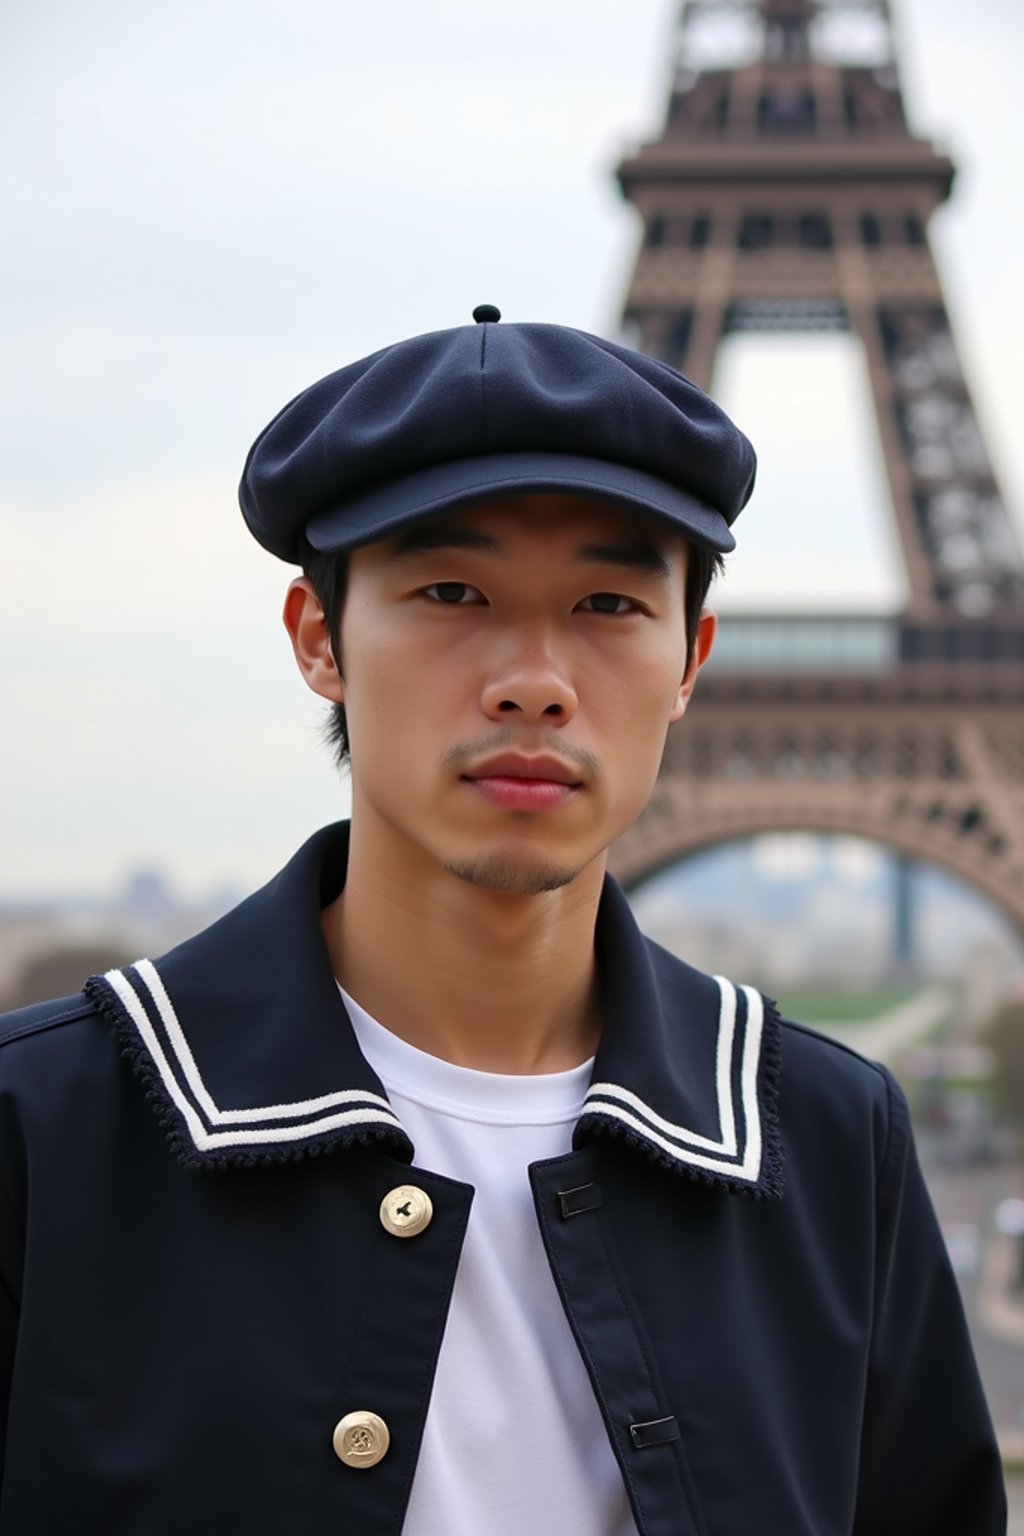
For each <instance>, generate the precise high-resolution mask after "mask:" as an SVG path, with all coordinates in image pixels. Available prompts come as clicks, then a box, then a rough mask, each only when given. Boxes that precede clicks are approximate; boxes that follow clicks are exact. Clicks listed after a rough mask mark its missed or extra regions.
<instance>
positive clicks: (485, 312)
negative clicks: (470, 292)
mask: <svg viewBox="0 0 1024 1536" xmlns="http://www.w3.org/2000/svg"><path fill="white" fill-rule="evenodd" d="M473 319H474V320H475V321H476V323H477V325H497V323H498V321H499V320H500V319H501V310H500V309H499V308H498V306H497V305H496V304H478V305H477V307H476V309H474V311H473Z"/></svg>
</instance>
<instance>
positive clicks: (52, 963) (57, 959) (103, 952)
mask: <svg viewBox="0 0 1024 1536" xmlns="http://www.w3.org/2000/svg"><path fill="white" fill-rule="evenodd" d="M133 958H134V957H133V956H132V955H129V954H126V952H125V951H124V950H123V949H121V948H119V947H118V946H117V945H116V944H114V943H104V942H102V941H97V942H94V943H90V944H77V945H76V944H62V945H60V946H59V947H57V948H54V949H50V950H46V951H45V952H44V953H43V954H40V955H35V956H33V958H32V959H31V960H28V961H26V963H25V965H23V966H22V968H21V971H20V973H19V974H18V976H17V978H16V980H15V981H14V984H13V985H12V986H11V987H10V988H9V989H8V991H7V992H6V993H5V994H3V995H0V1013H3V1012H6V1011H7V1010H8V1009H10V1008H24V1007H25V1006H26V1005H27V1004H28V1003H41V1002H44V1001H45V1000H46V999H47V998H51V997H67V996H68V995H69V994H71V993H75V992H80V991H81V990H82V983H83V981H85V979H86V977H87V976H95V975H96V974H97V972H100V971H109V970H110V969H111V967H112V966H115V965H127V964H128V963H129V962H130V961H131V960H132V959H133Z"/></svg>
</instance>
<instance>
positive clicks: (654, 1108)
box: [85, 823, 783, 1199]
mask: <svg viewBox="0 0 1024 1536" xmlns="http://www.w3.org/2000/svg"><path fill="white" fill-rule="evenodd" d="M348 832H349V829H348V825H347V824H346V823H338V824H336V825H335V826H332V827H326V828H324V829H323V830H322V831H321V832H318V833H317V834H316V835H315V836H314V837H312V838H310V840H309V841H308V842H307V843H305V844H304V845H303V847H302V848H300V849H299V851H298V853H297V854H296V855H295V856H294V858H293V859H291V861H290V862H289V863H288V864H287V865H286V866H285V868H284V869H283V870H282V871H281V872H280V874H278V875H277V876H276V877H275V879H273V880H271V882H270V883H269V884H268V885H266V886H264V887H263V889H262V890H259V891H257V892H256V893H255V894H254V895H253V896H250V897H249V898H248V899H247V900H246V901H244V902H242V904H241V905H240V906H238V907H236V908H235V909H234V910H233V911H231V912H229V913H228V914H227V915H226V916H225V917H223V918H221V919H220V921H219V922H216V923H214V924H213V925H212V927H210V928H207V929H205V930H204V931H203V932H202V933H200V934H198V935H197V936H196V937H195V938H192V939H189V940H187V941H186V942H185V943H183V944H181V945H179V946H178V947H177V948H176V949H172V950H171V951H170V952H169V953H168V954H166V955H164V956H163V957H162V958H160V959H158V960H156V961H152V960H138V961H136V963H135V964H134V965H130V966H126V967H124V968H123V969H120V970H112V971H108V972H107V973H106V975H105V976H94V977H92V978H91V979H90V980H89V982H87V984H86V988H85V990H86V993H87V995H88V997H89V999H90V1001H91V1002H92V1003H93V1005H94V1006H95V1007H96V1008H97V1009H99V1010H100V1011H101V1012H102V1013H103V1014H104V1015H105V1016H106V1017H107V1018H108V1019H109V1020H110V1021H111V1022H112V1024H113V1025H114V1027H115V1029H116V1031H117V1034H118V1038H119V1041H120V1044H121V1048H122V1050H123V1052H124V1054H125V1056H126V1057H127V1058H128V1060H129V1061H130V1063H131V1066H132V1068H133V1070H134V1071H135V1073H136V1074H137V1076H138V1077H139V1078H140V1079H141V1080H142V1082H143V1084H144V1085H145V1087H146V1089H147V1091H148V1096H149V1097H150V1099H151V1100H152V1101H153V1104H154V1107H155V1108H156V1111H157V1114H158V1116H159V1118H160V1120H161V1121H162V1123H163V1125H164V1127H165V1130H166V1132H167V1135H168V1137H169V1140H170V1142H171V1144H172V1146H173V1148H174V1151H175V1153H176V1154H177V1156H178V1157H179V1159H180V1160H181V1161H182V1162H183V1163H184V1164H186V1165H187V1166H189V1167H201V1166H206V1167H221V1168H224V1167H232V1166H235V1167H237V1166H251V1165H253V1164H258V1163H280V1162H287V1161H290V1160H292V1159H295V1158H300V1157H303V1156H306V1155H310V1154H314V1153H317V1152H323V1151H326V1150H329V1149H332V1148H343V1147H346V1146H352V1145H354V1144H358V1143H364V1144H365V1143H369V1142H375V1143H378V1144H383V1145H385V1146H386V1147H387V1148H388V1150H389V1151H391V1152H392V1153H394V1155H396V1156H397V1157H399V1158H400V1159H402V1160H404V1161H409V1162H411V1161H412V1158H413V1156H414V1149H413V1146H412V1143H411V1141H410V1140H409V1137H408V1136H407V1134H406V1132H405V1131H404V1129H403V1128H402V1125H401V1122H400V1121H399V1119H398V1117H397V1115H396V1114H395V1112H394V1110H393V1109H392V1107H391V1104H390V1103H389V1101H388V1098H387V1095H386V1093H385V1091H384V1088H383V1086H382V1084H381V1082H380V1080H379V1078H378V1077H377V1076H376V1074H375V1073H374V1072H373V1070H372V1069H371V1067H370V1065H369V1063H368V1062H367V1061H366V1059H365V1057H364V1056H363V1055H362V1053H361V1052H360V1050H359V1047H358V1045H357V1043H356V1038H355V1034H354V1032H353V1030H352V1026H351V1024H350V1022H349V1020H348V1016H347V1014H346V1012H345V1007H344V1003H343V1002H342V999H341V996H340V993H339V990H338V987H337V985H336V983H335V979H334V976H333V974H332V971H331V965H330V960H329V957H328V953H327V948H326V945H325V944H324V940H323V933H322V928H321V922H320V914H321V910H322V909H323V907H325V906H326V905H327V904H328V903H329V902H331V901H333V900H334V898H335V897H336V896H337V895H338V893H339V891H340V890H341V889H342V886H343V885H344V883H345V870H346V865H347V859H348ZM595 942H596V946H597V954H598V963H599V968H600V979H601V989H602V998H603V1009H604V1029H603V1034H602V1039H601V1043H600V1045H599V1048H598V1052H597V1058H596V1062H595V1070H594V1079H593V1082H592V1084H591V1087H590V1089H589V1090H588V1092H587V1095H586V1099H585V1101H584V1104H583V1109H582V1111H581V1113H580V1116H579V1119H578V1121H577V1123H576V1126H575V1129H574V1133H573V1145H574V1147H577V1148H578V1147H580V1146H582V1145H583V1144H584V1143H586V1142H587V1141H589V1140H591V1139H592V1138H594V1137H598V1136H614V1137H616V1138H618V1139H619V1140H620V1141H621V1142H622V1143H624V1144H625V1145H626V1146H627V1147H629V1148H630V1149H632V1150H633V1151H635V1152H637V1153H639V1154H641V1155H643V1156H646V1157H647V1158H649V1159H650V1160H651V1161H653V1162H655V1163H657V1164H659V1165H660V1166H662V1167H664V1168H667V1169H669V1170H671V1171H673V1172H675V1173H679V1174H684V1175H689V1176H690V1177H692V1178H695V1179H699V1180H702V1181H704V1182H707V1183H710V1184H714V1185H718V1186H721V1187H724V1188H726V1189H728V1190H730V1191H732V1192H735V1193H743V1194H747V1195H752V1196H754V1197H758V1198H762V1199H764V1198H769V1199H772V1198H778V1197H779V1196H781V1194H782V1187H783V1176H782V1153H781V1144H780V1137H779V1128H778V1123H777V1114H776V1099H777V1094H778V1076H779V1065H780V1041H779V1036H780V1030H779V1021H778V1016H777V1014H776V1011H775V1007H774V1004H772V1003H771V1002H770V1001H769V1000H767V999H765V998H762V997H761V995H760V994H759V993H758V992H755V991H754V990H753V989H752V988H749V987H740V988H737V987H734V986H733V985H732V984H731V983H730V982H728V981H726V980H725V979H724V978H721V977H714V978H713V977H710V976H705V975H703V974H702V973H701V972H699V971H695V970H693V969H692V968H691V967H690V966H687V965H685V964H684V963H683V962H682V961H680V960H677V959H676V958H675V957H674V956H672V955H670V954H668V953H667V951H665V950H663V949H661V948H660V947H659V946H658V945H657V944H654V943H653V942H652V941H650V940H649V939H646V938H644V936H643V935H642V934H641V933H640V931H639V929H638V928H637V926H636V922H635V920H634V918H633V915H632V913H631V911H630V908H629V905H628V903H627V901H626V898H625V896H624V895H623V893H622V891H621V889H620V888H619V886H618V885H617V884H616V882H615V881H614V880H613V879H612V878H611V877H610V876H609V877H607V878H606V881H605V886H604V890H603V892H602V896H601V902H600V905H599V908H598V916H597V927H596V938H595Z"/></svg>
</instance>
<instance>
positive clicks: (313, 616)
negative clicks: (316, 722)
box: [281, 576, 345, 704]
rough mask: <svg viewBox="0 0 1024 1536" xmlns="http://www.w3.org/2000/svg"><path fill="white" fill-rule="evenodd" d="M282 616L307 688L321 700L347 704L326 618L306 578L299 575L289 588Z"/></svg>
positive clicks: (310, 583) (311, 584)
mask: <svg viewBox="0 0 1024 1536" xmlns="http://www.w3.org/2000/svg"><path fill="white" fill-rule="evenodd" d="M281 617H282V619H283V620H284V627H285V629H286V630H287V631H288V636H289V638H290V640H291V642H292V650H293V651H294V652H295V660H296V662H297V663H298V667H299V671H300V672H301V673H302V675H303V677H304V678H305V679H306V685H307V687H309V688H312V690H313V692H314V693H318V694H319V695H320V697H321V698H322V699H330V700H331V702H332V703H334V704H342V703H344V701H345V688H344V684H343V682H342V680H341V677H340V676H339V675H338V668H337V666H336V665H335V661H334V652H333V651H332V650H331V637H330V635H329V634H328V633H327V619H326V617H325V615H324V610H323V607H322V605H321V603H320V599H319V598H318V597H317V595H316V592H315V591H314V590H313V583H312V582H311V581H310V580H309V578H308V577H307V576H297V577H296V578H295V580H294V581H293V582H292V584H291V586H290V587H289V588H288V591H287V593H286V594H285V599H284V612H283V613H282V615H281Z"/></svg>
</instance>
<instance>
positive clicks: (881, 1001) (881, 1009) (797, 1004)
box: [778, 986, 920, 1025]
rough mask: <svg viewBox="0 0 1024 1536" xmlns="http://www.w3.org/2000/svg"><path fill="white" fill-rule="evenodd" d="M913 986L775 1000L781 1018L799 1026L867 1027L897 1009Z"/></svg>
mask: <svg viewBox="0 0 1024 1536" xmlns="http://www.w3.org/2000/svg"><path fill="white" fill-rule="evenodd" d="M919 990H920V988H919V987H917V986H891V987H876V988H874V989H873V990H872V991H870V992H822V991H815V992H812V991H800V992H785V993H783V995H782V996H781V997H779V998H778V1004H779V1011H780V1012H781V1013H782V1015H783V1017H784V1018H787V1019H795V1020H796V1021H797V1022H798V1023H800V1024H811V1025H814V1024H867V1023H870V1022H871V1021H872V1020H874V1019H877V1018H879V1017H880V1016H881V1015H882V1014H883V1013H888V1012H889V1010H890V1009H892V1008H898V1007H899V1005H900V1003H905V1002H906V1001H907V999H908V998H911V997H913V995H914V993H915V992H917V991H919Z"/></svg>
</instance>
